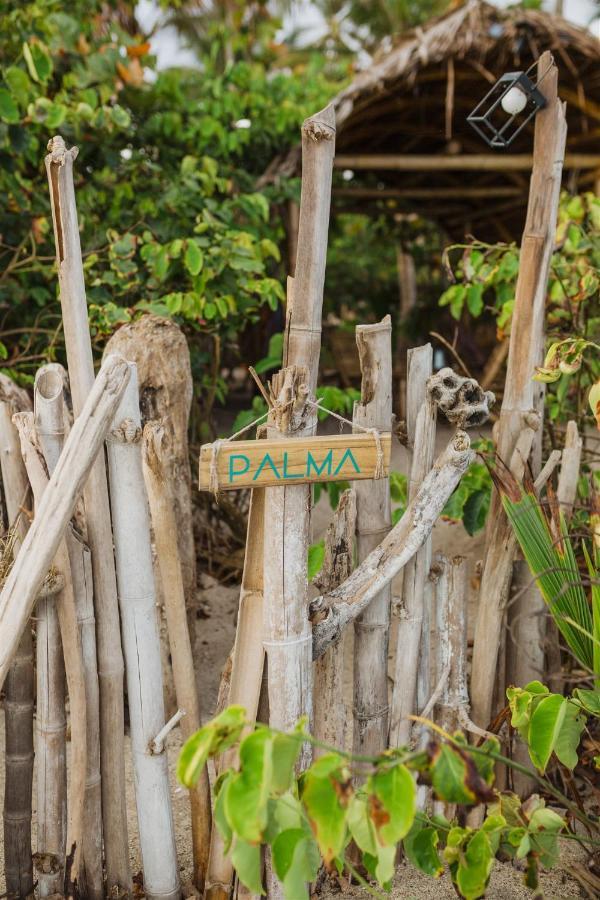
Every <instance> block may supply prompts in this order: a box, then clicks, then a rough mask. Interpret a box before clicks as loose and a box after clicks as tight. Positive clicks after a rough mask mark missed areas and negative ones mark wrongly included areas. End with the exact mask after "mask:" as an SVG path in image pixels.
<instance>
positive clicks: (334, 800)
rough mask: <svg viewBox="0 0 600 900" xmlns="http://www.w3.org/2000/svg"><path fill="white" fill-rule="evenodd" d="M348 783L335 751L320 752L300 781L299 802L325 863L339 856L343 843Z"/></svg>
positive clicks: (348, 797)
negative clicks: (306, 814)
mask: <svg viewBox="0 0 600 900" xmlns="http://www.w3.org/2000/svg"><path fill="white" fill-rule="evenodd" d="M349 787H350V783H349V777H348V775H347V773H346V772H345V771H344V770H343V769H342V764H341V761H340V757H339V756H338V755H337V754H326V755H325V756H322V757H321V758H320V759H319V760H318V761H317V762H316V763H314V764H313V765H312V766H311V768H310V769H309V770H308V771H307V772H306V774H305V776H304V780H303V782H302V802H303V804H304V806H305V808H306V811H307V813H308V817H309V820H310V823H311V826H312V829H313V832H314V834H315V837H316V839H317V843H318V845H319V849H320V851H321V855H322V856H323V859H324V860H325V862H326V863H330V862H331V861H332V860H333V859H334V858H335V857H336V856H339V854H340V853H341V852H342V849H343V847H344V845H345V838H346V806H347V804H348V802H349V799H350V796H349V795H348V789H349Z"/></svg>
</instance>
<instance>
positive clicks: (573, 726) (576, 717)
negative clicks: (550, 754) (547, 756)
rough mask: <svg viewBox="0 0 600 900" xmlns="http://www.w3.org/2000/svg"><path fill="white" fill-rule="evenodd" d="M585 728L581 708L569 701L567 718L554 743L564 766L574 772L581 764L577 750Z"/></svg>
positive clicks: (566, 712) (555, 750) (556, 752)
mask: <svg viewBox="0 0 600 900" xmlns="http://www.w3.org/2000/svg"><path fill="white" fill-rule="evenodd" d="M584 728H585V716H582V715H581V712H580V710H579V707H578V706H576V705H575V704H574V703H570V702H569V701H568V700H567V705H566V711H565V718H564V721H563V723H562V727H561V729H560V731H559V732H558V735H557V738H556V741H555V743H554V752H555V754H556V756H557V757H558V759H559V760H560V761H561V763H562V764H563V766H566V767H567V769H571V770H573V769H574V768H575V766H576V765H577V763H578V762H579V757H578V755H577V748H578V747H579V741H580V740H581V732H582V731H583V729H584Z"/></svg>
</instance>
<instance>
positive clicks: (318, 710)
mask: <svg viewBox="0 0 600 900" xmlns="http://www.w3.org/2000/svg"><path fill="white" fill-rule="evenodd" d="M355 528H356V495H355V493H354V491H353V490H352V489H349V490H346V491H344V493H343V494H342V495H341V497H340V500H339V503H338V507H337V509H336V511H335V513H334V515H333V519H332V521H331V522H330V523H329V527H328V528H327V533H326V535H325V557H324V560H323V567H322V569H321V571H320V572H319V574H318V576H317V577H316V578H315V580H314V584H315V586H316V587H317V588H318V589H319V590H321V591H330V590H331V589H332V588H335V587H338V585H340V584H341V583H342V582H343V581H345V579H346V578H348V576H349V575H350V572H351V571H352V568H353V564H354V531H355ZM344 643H345V642H344V636H343V635H342V638H341V639H340V640H339V641H338V643H337V644H334V645H333V646H331V647H330V648H329V649H328V650H327V651H326V652H325V653H324V654H323V656H321V658H320V659H318V660H317V661H316V663H315V671H314V696H313V705H314V725H313V732H314V735H315V737H316V738H317V740H319V741H321V742H323V743H324V744H328V745H329V746H330V747H344V746H345V736H346V735H345V731H346V725H347V716H346V710H345V708H344ZM325 752H327V751H325V750H324V749H323V748H320V747H315V748H314V751H313V753H314V756H315V757H319V756H322V755H323V753H325Z"/></svg>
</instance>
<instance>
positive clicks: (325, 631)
mask: <svg viewBox="0 0 600 900" xmlns="http://www.w3.org/2000/svg"><path fill="white" fill-rule="evenodd" d="M470 447H471V442H470V440H469V436H468V435H467V434H466V432H464V431H457V432H456V434H455V435H454V436H453V437H452V439H451V440H450V442H449V444H448V445H447V447H446V448H445V449H444V450H443V451H442V453H441V454H440V455H439V457H438V458H437V460H436V461H435V463H434V465H433V468H432V469H431V471H430V472H429V473H428V474H427V475H426V476H425V478H424V480H423V483H422V484H421V487H420V488H419V490H418V492H417V494H416V496H415V497H414V499H413V500H411V501H410V503H409V505H408V508H407V509H406V512H405V513H404V515H403V516H402V518H401V519H400V521H399V522H398V523H397V524H396V525H394V527H393V528H392V530H391V531H390V532H389V534H388V535H386V537H385V538H384V539H383V541H381V543H380V544H378V545H377V547H376V548H375V549H374V550H372V551H371V553H369V555H368V556H367V557H366V559H364V560H363V561H362V563H361V564H360V565H359V566H358V567H357V568H356V569H355V570H354V572H353V573H352V574H351V575H350V577H349V578H347V579H346V580H345V581H344V582H343V583H342V584H341V585H340V586H339V587H338V588H334V589H333V590H332V591H329V592H328V593H327V594H324V595H323V596H321V597H317V598H316V600H313V601H312V603H311V604H310V610H309V612H310V617H311V621H312V623H313V658H314V659H318V658H319V657H320V656H321V655H322V654H323V653H324V652H325V650H326V649H327V648H328V647H329V645H330V644H332V643H334V642H335V641H337V640H339V639H340V637H341V635H342V633H343V630H344V628H345V627H346V626H347V625H348V623H349V622H353V621H354V620H355V619H356V618H357V616H359V615H360V614H361V613H362V612H364V610H365V609H367V607H368V606H369V604H370V603H371V601H372V600H373V598H374V597H376V596H377V595H378V594H380V593H381V591H382V590H383V589H384V588H385V587H386V586H387V585H388V584H390V583H391V581H392V579H393V578H395V576H396V575H397V574H398V573H399V572H400V571H401V570H402V568H403V567H404V566H405V565H406V563H407V562H408V561H409V560H410V559H411V558H412V557H413V556H414V554H415V553H416V552H417V551H418V550H419V548H420V547H421V546H422V545H423V542H424V541H426V540H427V538H428V537H429V535H430V534H431V529H432V528H433V526H434V524H435V522H436V520H437V518H438V516H439V514H440V513H441V511H442V509H443V508H444V506H445V504H446V502H447V500H448V498H449V497H450V495H451V494H452V492H453V490H454V489H455V488H456V486H457V484H458V483H459V481H460V479H461V478H462V476H463V475H464V473H465V472H466V470H467V469H468V467H469V466H470V464H471V462H472V461H473V459H474V453H473V451H472V450H471V449H470Z"/></svg>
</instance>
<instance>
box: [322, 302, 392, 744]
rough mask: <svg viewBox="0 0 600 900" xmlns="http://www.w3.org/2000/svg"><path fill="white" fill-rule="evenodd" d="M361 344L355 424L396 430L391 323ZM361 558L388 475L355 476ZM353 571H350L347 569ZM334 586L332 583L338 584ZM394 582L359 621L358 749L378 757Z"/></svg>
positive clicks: (362, 332) (373, 540)
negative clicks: (376, 477)
mask: <svg viewBox="0 0 600 900" xmlns="http://www.w3.org/2000/svg"><path fill="white" fill-rule="evenodd" d="M356 344H357V346H358V355H359V358H360V368H361V372H362V382H361V396H360V402H357V403H356V404H355V405H354V423H355V424H356V425H359V426H361V427H362V428H376V429H377V430H378V431H379V432H391V430H392V378H393V374H392V322H391V319H390V317H389V316H385V318H384V319H383V321H381V322H379V323H378V324H376V325H358V326H357V328H356ZM354 490H355V492H356V535H357V551H358V561H359V562H362V561H363V560H364V559H365V558H366V557H367V556H368V555H369V553H371V551H372V550H374V549H375V547H377V545H378V544H379V542H380V541H381V540H383V538H384V537H385V535H387V534H388V533H389V530H390V528H391V524H392V511H391V502H390V481H389V478H380V479H379V480H377V481H364V482H362V483H361V482H359V481H356V482H355V483H354ZM348 574H350V573H348ZM333 586H334V585H332V587H333ZM391 602H392V586H391V584H388V585H387V586H386V587H385V588H384V589H383V591H382V592H381V594H379V595H378V596H377V597H375V599H374V600H372V601H371V604H370V605H369V606H368V607H367V609H366V610H365V612H364V613H363V614H362V615H361V616H359V617H358V618H357V619H356V622H355V623H354V730H353V749H354V752H355V753H357V754H359V755H362V756H365V755H367V756H376V755H377V754H378V753H381V752H383V751H384V750H385V748H386V746H387V739H388V724H389V715H388V714H389V704H388V647H389V634H390V613H391Z"/></svg>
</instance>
